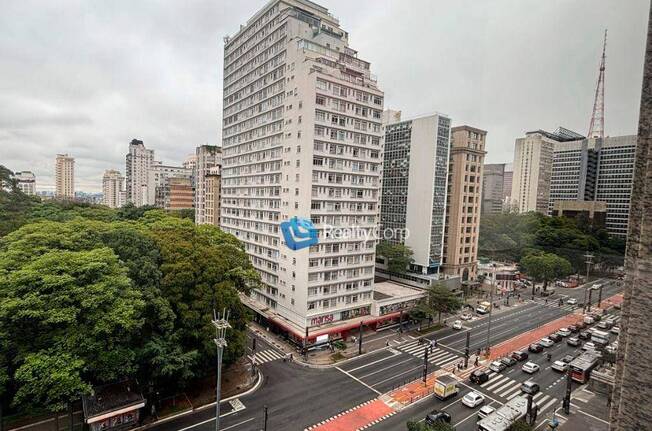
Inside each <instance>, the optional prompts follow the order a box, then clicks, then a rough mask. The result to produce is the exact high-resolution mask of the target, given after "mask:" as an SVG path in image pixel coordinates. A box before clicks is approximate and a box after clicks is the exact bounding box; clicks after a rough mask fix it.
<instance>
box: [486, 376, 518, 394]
mask: <svg viewBox="0 0 652 431" xmlns="http://www.w3.org/2000/svg"><path fill="white" fill-rule="evenodd" d="M511 381H512V380H511V379H510V378H508V377H505V376H500V377H497V378H496V379H494V380H489V381H488V382H484V383H483V384H481V385H480V387H482V388H485V389H486V390H488V391H490V390H492V389H493V388H495V387H496V386H498V385H501V384H503V383H505V382H511ZM487 383H489V384H488V385H487ZM485 385H486V386H485Z"/></svg>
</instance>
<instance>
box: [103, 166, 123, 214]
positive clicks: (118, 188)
mask: <svg viewBox="0 0 652 431" xmlns="http://www.w3.org/2000/svg"><path fill="white" fill-rule="evenodd" d="M124 184H125V177H123V176H122V174H120V171H117V170H114V169H108V170H106V171H104V175H103V176H102V195H103V197H102V203H103V204H104V205H106V206H108V207H109V208H120V207H121V206H123V205H124V204H125V201H124V199H125V190H124Z"/></svg>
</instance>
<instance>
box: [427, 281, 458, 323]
mask: <svg viewBox="0 0 652 431" xmlns="http://www.w3.org/2000/svg"><path fill="white" fill-rule="evenodd" d="M463 303H464V302H463V301H462V300H461V299H460V298H459V297H458V296H457V295H455V294H454V293H453V292H451V291H450V290H449V289H448V288H447V287H446V286H444V285H442V284H440V283H437V284H433V285H432V286H430V287H428V290H427V296H426V299H425V301H422V302H421V303H420V304H419V305H418V308H419V309H420V310H422V311H423V312H424V313H425V314H426V315H428V316H434V315H435V314H437V316H438V317H437V318H438V321H439V323H441V314H442V313H454V312H456V311H457V310H459V309H460V308H462V305H463Z"/></svg>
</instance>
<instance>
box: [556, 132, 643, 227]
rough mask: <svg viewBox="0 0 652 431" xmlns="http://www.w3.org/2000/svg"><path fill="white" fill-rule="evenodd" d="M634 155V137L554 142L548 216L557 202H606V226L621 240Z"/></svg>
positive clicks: (627, 207)
mask: <svg viewBox="0 0 652 431" xmlns="http://www.w3.org/2000/svg"><path fill="white" fill-rule="evenodd" d="M635 153H636V135H630V136H614V137H606V138H604V140H601V139H599V138H590V139H580V140H576V141H570V142H558V143H555V144H554V147H553V158H552V170H551V177H550V201H549V204H548V214H552V213H553V209H554V206H555V202H558V201H593V200H596V201H599V202H606V205H607V215H606V221H605V227H606V228H607V231H608V232H609V233H610V234H612V235H616V236H620V237H623V238H624V237H625V235H626V234H627V220H628V216H629V205H630V195H631V190H632V177H633V176H634V155H635Z"/></svg>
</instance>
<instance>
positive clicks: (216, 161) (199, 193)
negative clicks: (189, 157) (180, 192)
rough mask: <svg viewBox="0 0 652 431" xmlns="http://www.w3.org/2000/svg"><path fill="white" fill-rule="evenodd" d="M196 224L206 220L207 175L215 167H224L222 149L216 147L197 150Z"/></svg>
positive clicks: (205, 146)
mask: <svg viewBox="0 0 652 431" xmlns="http://www.w3.org/2000/svg"><path fill="white" fill-rule="evenodd" d="M195 163H196V164H195V170H194V172H195V223H197V224H204V223H208V221H207V220H206V190H207V189H206V175H208V173H209V172H210V170H211V169H212V168H214V167H215V166H221V165H222V148H220V147H218V146H216V145H201V146H199V147H197V150H196V162H195Z"/></svg>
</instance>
